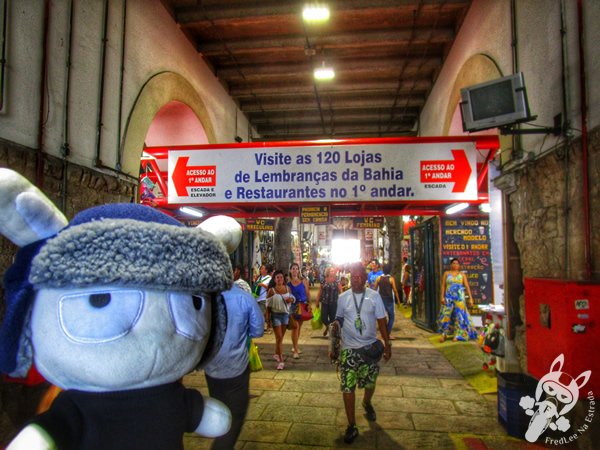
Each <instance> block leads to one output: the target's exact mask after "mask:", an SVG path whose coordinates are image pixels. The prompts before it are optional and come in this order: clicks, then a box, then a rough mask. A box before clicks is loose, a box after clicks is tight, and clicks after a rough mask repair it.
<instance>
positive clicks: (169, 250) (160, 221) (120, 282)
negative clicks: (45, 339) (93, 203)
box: [0, 203, 233, 375]
mask: <svg viewBox="0 0 600 450" xmlns="http://www.w3.org/2000/svg"><path fill="white" fill-rule="evenodd" d="M232 282H233V275H232V270H231V263H230V260H229V256H228V254H227V252H226V251H225V248H224V247H223V245H222V244H221V243H220V242H219V241H218V240H216V239H215V238H214V237H213V236H212V235H211V234H210V233H207V232H205V231H202V230H200V229H197V228H186V227H184V226H183V225H182V224H181V223H179V222H178V221H176V220H175V219H173V218H171V217H169V216H167V215H166V214H163V213H161V212H159V211H157V210H155V209H153V208H150V207H148V206H144V205H139V204H133V203H121V204H110V205H103V206H98V207H94V208H90V209H88V210H85V211H83V212H81V213H79V214H77V215H76V216H75V217H74V218H73V220H72V221H71V223H70V224H69V226H68V227H66V228H65V229H63V230H61V231H60V232H59V233H58V234H57V235H56V236H54V237H51V238H49V239H47V240H42V241H38V242H34V243H32V244H30V245H28V246H25V247H23V248H22V249H21V250H20V251H19V252H18V253H17V257H16V260H15V263H14V264H13V265H12V266H11V267H10V268H9V270H8V271H7V272H6V276H5V289H6V294H5V299H6V315H5V318H4V323H3V325H2V328H0V371H1V372H4V373H12V372H14V371H15V370H16V369H17V370H18V372H19V374H20V375H21V370H20V368H18V367H17V366H18V364H17V361H18V359H19V358H18V352H19V351H20V350H19V347H20V345H19V343H20V340H21V339H22V338H23V337H25V338H26V337H27V333H24V331H25V330H24V329H26V328H27V323H25V322H26V317H27V315H28V312H29V310H30V308H31V306H32V302H33V299H34V296H35V290H36V289H40V288H43V287H49V288H61V287H65V286H72V287H85V286H92V285H101V284H105V285H112V286H138V287H141V288H144V289H155V290H164V291H169V290H175V291H178V292H190V293H193V292H219V291H223V290H227V289H229V288H230V287H231V285H232Z"/></svg>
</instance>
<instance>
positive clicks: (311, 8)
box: [302, 3, 329, 22]
mask: <svg viewBox="0 0 600 450" xmlns="http://www.w3.org/2000/svg"><path fill="white" fill-rule="evenodd" d="M302 18H303V19H304V21H305V22H324V21H326V20H329V7H327V5H320V4H317V3H311V4H308V5H305V6H304V9H303V10H302Z"/></svg>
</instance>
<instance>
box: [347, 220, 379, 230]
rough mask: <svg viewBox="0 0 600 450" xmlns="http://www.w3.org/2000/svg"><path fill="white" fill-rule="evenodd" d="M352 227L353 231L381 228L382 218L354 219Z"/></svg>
mask: <svg viewBox="0 0 600 450" xmlns="http://www.w3.org/2000/svg"><path fill="white" fill-rule="evenodd" d="M352 227H353V228H355V229H363V228H376V229H378V230H381V229H382V228H383V217H355V218H353V219H352Z"/></svg>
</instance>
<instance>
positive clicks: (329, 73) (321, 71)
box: [314, 61, 335, 80]
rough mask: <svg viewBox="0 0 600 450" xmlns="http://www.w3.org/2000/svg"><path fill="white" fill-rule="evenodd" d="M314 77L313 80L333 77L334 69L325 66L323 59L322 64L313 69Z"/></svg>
mask: <svg viewBox="0 0 600 450" xmlns="http://www.w3.org/2000/svg"><path fill="white" fill-rule="evenodd" d="M314 77H315V80H331V79H333V78H334V77H335V71H334V70H333V69H332V68H331V67H325V61H323V65H322V66H321V67H318V68H316V69H315V71H314Z"/></svg>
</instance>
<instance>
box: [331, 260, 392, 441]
mask: <svg viewBox="0 0 600 450" xmlns="http://www.w3.org/2000/svg"><path fill="white" fill-rule="evenodd" d="M366 281H367V274H366V272H365V268H364V267H363V266H362V264H361V263H356V264H353V265H352V266H351V267H350V284H351V286H352V288H351V289H348V290H347V291H346V292H344V293H342V294H341V295H340V297H339V299H338V306H337V312H336V320H337V321H338V322H339V323H340V326H341V329H342V346H341V348H342V351H341V355H340V361H341V362H340V375H341V390H342V393H343V398H344V407H345V410H346V417H347V419H348V428H347V429H346V433H345V434H344V442H346V443H348V444H350V443H352V442H353V441H354V439H356V437H357V436H358V428H356V417H355V412H354V405H355V401H356V399H355V390H356V386H357V385H358V387H361V388H364V396H363V401H362V405H363V408H364V409H365V413H366V416H367V420H369V421H375V420H376V418H377V417H376V414H375V410H374V409H373V405H372V404H371V399H372V398H373V394H374V393H375V383H376V380H377V376H378V375H379V364H378V363H372V362H367V361H366V359H365V357H364V356H363V354H362V352H361V351H360V349H361V348H362V347H365V346H367V345H369V344H373V343H374V342H376V341H377V329H379V332H380V334H381V337H382V338H383V341H384V345H385V347H384V351H383V358H384V359H385V360H386V361H388V360H389V359H390V357H391V355H392V347H391V344H390V341H389V337H388V332H387V322H386V318H385V317H386V314H385V307H384V305H383V300H382V299H381V296H380V295H379V293H378V292H376V291H374V290H373V289H370V288H367V287H365V282H366Z"/></svg>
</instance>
